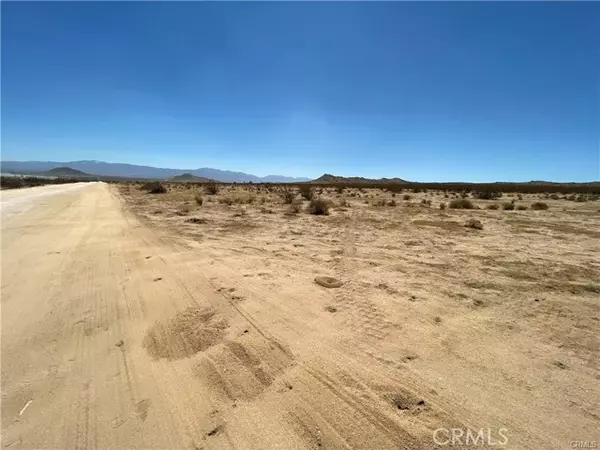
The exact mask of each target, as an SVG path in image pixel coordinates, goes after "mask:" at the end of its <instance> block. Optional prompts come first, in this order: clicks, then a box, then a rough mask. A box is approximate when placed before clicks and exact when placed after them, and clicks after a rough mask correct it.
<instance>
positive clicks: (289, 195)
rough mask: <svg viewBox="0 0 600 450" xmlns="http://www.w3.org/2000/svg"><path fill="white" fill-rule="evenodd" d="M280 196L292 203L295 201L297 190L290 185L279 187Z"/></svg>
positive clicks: (286, 202) (285, 201) (287, 203)
mask: <svg viewBox="0 0 600 450" xmlns="http://www.w3.org/2000/svg"><path fill="white" fill-rule="evenodd" d="M279 196H280V197H281V199H282V200H283V203H285V204H286V205H290V204H291V203H292V202H293V201H294V198H296V192H294V190H293V189H292V188H290V187H288V186H283V187H281V188H279Z"/></svg>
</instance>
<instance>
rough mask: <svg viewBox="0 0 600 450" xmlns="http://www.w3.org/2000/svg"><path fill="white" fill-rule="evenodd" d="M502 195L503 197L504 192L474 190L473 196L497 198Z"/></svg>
mask: <svg viewBox="0 0 600 450" xmlns="http://www.w3.org/2000/svg"><path fill="white" fill-rule="evenodd" d="M500 197H502V192H497V191H479V192H473V198H478V199H480V200H495V199H497V198H500Z"/></svg>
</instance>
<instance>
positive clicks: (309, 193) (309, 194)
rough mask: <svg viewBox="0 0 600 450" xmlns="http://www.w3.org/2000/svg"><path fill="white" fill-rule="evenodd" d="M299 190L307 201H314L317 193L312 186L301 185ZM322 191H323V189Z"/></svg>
mask: <svg viewBox="0 0 600 450" xmlns="http://www.w3.org/2000/svg"><path fill="white" fill-rule="evenodd" d="M298 189H299V190H300V195H301V196H302V197H303V198H304V199H306V200H312V199H313V197H314V195H315V193H314V190H313V188H312V186H311V185H310V184H301V185H300V186H299V187H298ZM321 191H322V189H321Z"/></svg>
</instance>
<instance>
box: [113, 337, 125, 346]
mask: <svg viewBox="0 0 600 450" xmlns="http://www.w3.org/2000/svg"><path fill="white" fill-rule="evenodd" d="M124 344H125V342H123V339H121V340H119V342H117V343H116V344H115V345H116V346H117V347H123V345H124Z"/></svg>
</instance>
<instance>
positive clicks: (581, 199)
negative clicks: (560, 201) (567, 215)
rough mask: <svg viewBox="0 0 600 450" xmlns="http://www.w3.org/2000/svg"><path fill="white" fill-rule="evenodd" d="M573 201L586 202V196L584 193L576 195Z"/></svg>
mask: <svg viewBox="0 0 600 450" xmlns="http://www.w3.org/2000/svg"><path fill="white" fill-rule="evenodd" d="M575 201H576V202H579V203H583V202H587V197H586V196H585V195H578V196H577V197H575Z"/></svg>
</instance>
